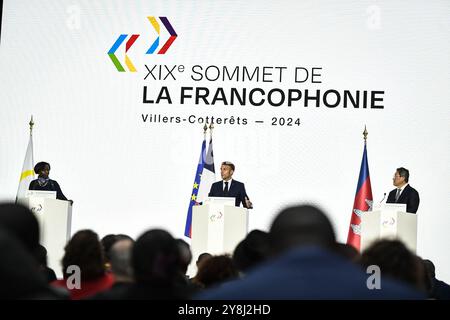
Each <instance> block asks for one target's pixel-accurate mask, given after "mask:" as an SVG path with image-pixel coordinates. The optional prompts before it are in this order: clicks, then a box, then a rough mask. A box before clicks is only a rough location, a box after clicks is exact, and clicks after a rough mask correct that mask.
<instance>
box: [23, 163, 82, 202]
mask: <svg viewBox="0 0 450 320" xmlns="http://www.w3.org/2000/svg"><path fill="white" fill-rule="evenodd" d="M34 172H35V173H36V174H37V175H38V178H37V179H36V180H33V181H31V182H30V187H29V188H28V189H29V190H44V191H56V199H59V200H67V198H66V196H65V195H64V193H62V191H61V187H60V186H59V184H58V182H56V181H55V180H51V179H50V178H49V177H48V175H49V174H50V164H49V163H48V162H38V163H36V165H35V166H34ZM67 201H70V204H72V203H73V201H72V200H67Z"/></svg>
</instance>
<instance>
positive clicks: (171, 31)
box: [146, 17, 178, 54]
mask: <svg viewBox="0 0 450 320" xmlns="http://www.w3.org/2000/svg"><path fill="white" fill-rule="evenodd" d="M147 19H148V20H149V21H150V23H151V24H152V26H153V28H154V29H155V31H156V33H157V34H158V37H157V38H156V40H155V41H154V42H153V44H152V45H151V46H150V48H149V49H148V50H147V52H146V54H153V53H155V51H156V49H158V47H159V36H160V26H159V23H158V21H156V19H155V17H147ZM159 19H160V20H161V22H162V23H163V25H164V27H165V28H166V29H167V31H168V32H169V34H170V37H169V39H168V40H167V41H166V43H164V45H163V46H162V48H161V49H159V51H158V54H164V53H166V52H167V50H169V48H170V46H171V45H172V43H173V42H174V41H175V39H176V38H177V37H178V35H177V33H176V32H175V30H174V29H173V27H172V25H171V24H170V22H169V19H167V17H159Z"/></svg>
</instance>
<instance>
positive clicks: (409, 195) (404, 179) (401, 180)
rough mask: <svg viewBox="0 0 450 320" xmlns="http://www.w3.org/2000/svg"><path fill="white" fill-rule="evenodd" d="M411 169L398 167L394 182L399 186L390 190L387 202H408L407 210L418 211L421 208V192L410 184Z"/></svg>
mask: <svg viewBox="0 0 450 320" xmlns="http://www.w3.org/2000/svg"><path fill="white" fill-rule="evenodd" d="M408 180H409V171H408V170H407V169H405V168H403V167H401V168H397V171H395V174H394V177H393V184H394V186H396V187H397V188H396V189H394V190H392V191H391V192H389V196H388V198H387V200H386V203H406V212H410V213H416V212H417V209H418V208H419V202H420V198H419V193H418V192H417V190H416V189H414V188H413V187H411V186H410V185H409V184H408Z"/></svg>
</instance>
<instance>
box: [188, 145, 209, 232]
mask: <svg viewBox="0 0 450 320" xmlns="http://www.w3.org/2000/svg"><path fill="white" fill-rule="evenodd" d="M205 159H206V138H204V139H203V143H202V150H201V152H200V159H199V160H198V164H197V171H196V173H195V178H194V185H193V186H192V193H191V198H190V200H189V209H188V212H187V217H186V225H185V227H184V235H185V236H186V237H189V238H190V237H191V229H192V207H193V206H195V205H196V204H197V203H198V202H197V196H198V190H199V187H200V182H201V179H202V174H203V168H204V166H205Z"/></svg>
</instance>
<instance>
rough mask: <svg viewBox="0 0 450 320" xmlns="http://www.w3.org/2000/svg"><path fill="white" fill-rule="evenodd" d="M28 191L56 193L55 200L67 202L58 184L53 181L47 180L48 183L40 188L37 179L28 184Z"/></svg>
mask: <svg viewBox="0 0 450 320" xmlns="http://www.w3.org/2000/svg"><path fill="white" fill-rule="evenodd" d="M28 189H29V190H44V191H56V199H59V200H67V198H66V196H65V195H64V193H62V191H61V187H60V186H59V184H58V182H56V181H55V180H51V179H49V181H48V183H47V184H46V185H45V186H44V187H41V186H40V185H39V182H38V179H36V180H33V181H31V182H30V186H29V187H28Z"/></svg>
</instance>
